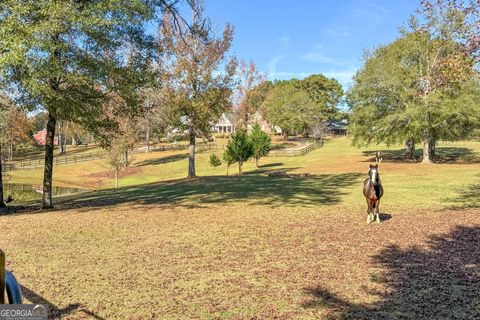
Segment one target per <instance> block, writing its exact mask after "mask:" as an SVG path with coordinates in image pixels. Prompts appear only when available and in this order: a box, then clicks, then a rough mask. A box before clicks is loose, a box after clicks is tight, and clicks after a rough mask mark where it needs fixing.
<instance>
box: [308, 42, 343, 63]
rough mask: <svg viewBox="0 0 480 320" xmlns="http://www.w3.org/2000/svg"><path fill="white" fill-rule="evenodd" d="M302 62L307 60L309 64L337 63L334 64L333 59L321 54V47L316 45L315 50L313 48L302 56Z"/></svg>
mask: <svg viewBox="0 0 480 320" xmlns="http://www.w3.org/2000/svg"><path fill="white" fill-rule="evenodd" d="M301 58H302V59H303V60H307V61H310V62H316V63H335V64H336V63H337V62H335V60H334V59H332V58H330V57H328V56H327V55H325V53H324V52H323V46H322V45H317V46H315V48H313V49H312V50H311V51H309V52H307V53H305V54H304V55H302V56H301Z"/></svg>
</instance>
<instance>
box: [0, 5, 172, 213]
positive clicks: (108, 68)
mask: <svg viewBox="0 0 480 320" xmlns="http://www.w3.org/2000/svg"><path fill="white" fill-rule="evenodd" d="M166 1H167V0H106V1H75V0H69V1H56V0H35V1H31V0H27V1H17V0H4V1H1V3H0V81H1V83H2V84H3V86H8V87H9V88H10V89H12V91H13V92H15V96H16V97H18V101H19V102H21V103H22V104H24V105H28V106H29V107H30V108H42V109H44V110H45V111H46V112H47V113H48V121H47V128H46V129H47V139H46V145H45V169H44V180H43V199H42V206H43V208H51V207H52V206H53V203H52V174H53V141H54V136H55V128H56V124H57V121H58V120H65V121H73V122H77V123H81V124H82V125H83V126H85V127H88V129H89V131H90V132H92V133H94V134H98V135H100V134H102V133H104V129H103V128H105V127H109V125H108V124H109V119H107V118H106V116H105V113H104V112H103V111H102V106H103V105H104V103H105V100H106V99H108V98H109V95H108V93H109V92H111V91H115V92H117V93H119V94H121V95H124V99H125V101H127V102H133V101H134V100H135V99H132V98H131V97H127V93H128V94H131V93H134V92H135V88H136V87H137V85H138V84H139V82H140V81H139V80H140V78H141V77H140V75H142V74H143V67H142V66H143V63H142V62H143V60H144V59H146V56H147V55H148V52H147V50H146V49H145V48H147V47H148V46H149V44H151V43H153V39H151V37H149V36H147V34H146V32H145V27H144V26H145V23H146V22H148V21H150V20H154V19H156V17H157V14H158V12H159V11H160V10H161V9H162V8H164V7H165V6H168V7H170V5H169V4H168V3H166ZM132 48H133V50H132ZM127 56H128V59H127ZM127 61H128V62H129V63H127ZM132 61H133V63H132Z"/></svg>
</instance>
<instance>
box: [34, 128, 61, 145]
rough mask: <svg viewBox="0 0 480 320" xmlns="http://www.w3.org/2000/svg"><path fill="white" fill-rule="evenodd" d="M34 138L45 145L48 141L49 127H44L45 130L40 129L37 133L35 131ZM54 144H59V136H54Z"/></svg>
mask: <svg viewBox="0 0 480 320" xmlns="http://www.w3.org/2000/svg"><path fill="white" fill-rule="evenodd" d="M33 139H35V141H36V142H37V143H38V144H39V145H41V146H44V145H45V143H46V141H47V129H43V130H40V131H38V132H37V133H35V134H34V135H33ZM53 144H54V145H55V146H58V137H54V138H53Z"/></svg>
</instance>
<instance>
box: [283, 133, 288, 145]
mask: <svg viewBox="0 0 480 320" xmlns="http://www.w3.org/2000/svg"><path fill="white" fill-rule="evenodd" d="M287 136H288V135H287V131H285V130H284V131H283V142H286V141H287Z"/></svg>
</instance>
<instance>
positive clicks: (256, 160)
mask: <svg viewBox="0 0 480 320" xmlns="http://www.w3.org/2000/svg"><path fill="white" fill-rule="evenodd" d="M255 166H256V167H257V169H258V158H255Z"/></svg>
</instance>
